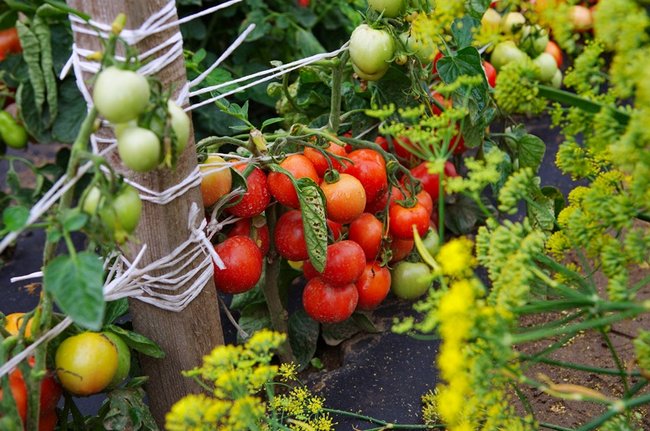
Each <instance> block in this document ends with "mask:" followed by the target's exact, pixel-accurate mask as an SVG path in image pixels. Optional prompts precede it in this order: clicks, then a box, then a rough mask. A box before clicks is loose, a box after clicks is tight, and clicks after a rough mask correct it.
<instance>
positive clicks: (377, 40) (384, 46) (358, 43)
mask: <svg viewBox="0 0 650 431" xmlns="http://www.w3.org/2000/svg"><path fill="white" fill-rule="evenodd" d="M349 51H350V58H351V59H352V65H353V67H354V70H355V72H356V73H357V74H358V75H359V76H360V77H361V78H363V79H366V80H369V81H372V80H377V79H379V78H381V77H382V76H383V75H384V74H385V73H386V71H387V70H388V67H389V62H390V61H391V60H392V59H393V56H394V54H395V42H394V41H393V38H392V36H391V35H390V34H389V33H388V32H387V31H384V30H377V29H374V28H372V27H370V26H369V25H367V24H361V25H360V26H358V27H357V28H355V29H354V31H353V32H352V35H351V36H350V48H349Z"/></svg>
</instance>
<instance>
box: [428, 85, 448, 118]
mask: <svg viewBox="0 0 650 431" xmlns="http://www.w3.org/2000/svg"><path fill="white" fill-rule="evenodd" d="M431 97H433V98H434V99H435V100H436V102H438V103H439V104H440V105H442V107H443V108H445V109H447V108H451V104H452V102H451V99H447V98H446V97H445V96H443V95H442V94H440V93H438V92H437V91H433V92H432V93H431ZM431 112H433V115H440V114H442V109H440V107H439V106H438V104H436V103H431Z"/></svg>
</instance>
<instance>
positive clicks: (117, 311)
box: [104, 298, 129, 325]
mask: <svg viewBox="0 0 650 431" xmlns="http://www.w3.org/2000/svg"><path fill="white" fill-rule="evenodd" d="M128 311H129V301H128V300H127V299H126V298H122V299H118V300H115V301H109V302H107V303H106V315H105V316H104V325H110V324H111V323H113V322H115V320H117V319H119V318H120V317H122V316H124V315H125V314H126V313H127V312H128Z"/></svg>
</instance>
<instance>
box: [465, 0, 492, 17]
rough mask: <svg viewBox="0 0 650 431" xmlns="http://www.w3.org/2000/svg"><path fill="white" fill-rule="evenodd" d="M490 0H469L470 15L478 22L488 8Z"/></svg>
mask: <svg viewBox="0 0 650 431" xmlns="http://www.w3.org/2000/svg"><path fill="white" fill-rule="evenodd" d="M490 3H491V0H469V12H470V15H471V16H473V17H474V18H476V19H477V20H480V19H481V17H482V16H483V14H484V13H485V11H486V10H487V9H488V7H489V6H490Z"/></svg>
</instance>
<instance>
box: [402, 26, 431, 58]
mask: <svg viewBox="0 0 650 431" xmlns="http://www.w3.org/2000/svg"><path fill="white" fill-rule="evenodd" d="M399 38H400V40H401V41H402V43H403V44H404V45H406V47H407V48H408V50H409V51H412V52H413V54H415V56H416V57H417V58H418V60H420V62H421V63H428V62H430V61H432V60H433V56H434V53H435V48H436V47H435V46H433V45H431V44H426V43H423V42H421V41H418V40H415V38H414V37H413V36H412V35H410V34H409V33H408V32H405V33H402V34H401V35H400V36H399Z"/></svg>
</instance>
